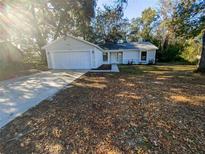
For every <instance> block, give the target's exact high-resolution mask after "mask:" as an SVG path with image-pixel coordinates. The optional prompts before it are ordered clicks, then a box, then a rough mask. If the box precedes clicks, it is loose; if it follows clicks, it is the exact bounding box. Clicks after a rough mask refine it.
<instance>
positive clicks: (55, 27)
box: [0, 0, 96, 61]
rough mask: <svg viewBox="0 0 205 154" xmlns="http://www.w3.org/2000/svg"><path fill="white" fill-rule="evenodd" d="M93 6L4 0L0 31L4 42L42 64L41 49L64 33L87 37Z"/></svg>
mask: <svg viewBox="0 0 205 154" xmlns="http://www.w3.org/2000/svg"><path fill="white" fill-rule="evenodd" d="M95 7H96V0H75V1H74V0H58V1H56V0H15V1H13V0H4V1H2V2H1V10H0V11H1V12H0V19H1V20H0V25H1V27H0V28H1V31H4V32H6V34H8V38H7V39H8V40H10V41H12V42H14V43H15V44H18V45H19V46H21V48H23V50H24V51H31V50H32V51H36V53H39V55H40V56H41V58H42V61H45V59H46V58H45V52H44V51H43V50H42V49H41V48H42V46H44V45H45V44H46V43H47V41H50V40H53V39H57V38H58V37H61V36H64V35H67V34H73V35H75V36H82V37H84V38H85V39H86V38H87V35H89V32H88V30H89V28H90V23H91V20H92V18H93V17H94V15H95ZM2 27H3V28H2ZM2 29H3V30H2Z"/></svg>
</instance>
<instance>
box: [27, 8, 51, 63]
mask: <svg viewBox="0 0 205 154" xmlns="http://www.w3.org/2000/svg"><path fill="white" fill-rule="evenodd" d="M31 13H32V15H33V25H34V27H35V29H36V32H35V38H36V40H37V45H38V47H39V50H40V53H41V61H42V62H43V63H45V64H46V63H47V59H46V52H45V50H43V49H42V47H43V46H44V45H46V40H45V39H44V38H43V35H42V33H41V30H40V27H39V25H38V22H37V17H36V13H35V10H34V5H33V4H32V5H31Z"/></svg>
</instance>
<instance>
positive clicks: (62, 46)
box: [43, 36, 158, 69]
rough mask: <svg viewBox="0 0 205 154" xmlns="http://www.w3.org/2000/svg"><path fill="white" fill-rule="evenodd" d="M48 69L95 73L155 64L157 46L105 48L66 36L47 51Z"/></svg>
mask: <svg viewBox="0 0 205 154" xmlns="http://www.w3.org/2000/svg"><path fill="white" fill-rule="evenodd" d="M43 49H45V50H46V56H47V62H48V68H51V69H93V68H98V67H99V66H101V65H102V64H128V63H133V64H140V63H141V64H148V63H151V62H152V63H154V62H155V56H156V50H157V49H158V48H157V47H156V46H154V45H153V44H151V43H149V42H141V43H139V42H131V43H119V44H105V45H102V46H101V47H99V46H97V45H95V44H93V43H90V42H87V41H85V40H82V39H79V38H77V37H73V36H66V37H64V38H60V39H58V40H55V41H53V42H51V43H50V44H48V45H46V46H44V47H43Z"/></svg>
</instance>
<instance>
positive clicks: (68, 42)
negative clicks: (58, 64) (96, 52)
mask: <svg viewBox="0 0 205 154" xmlns="http://www.w3.org/2000/svg"><path fill="white" fill-rule="evenodd" d="M91 48H94V47H92V46H91V45H89V44H86V43H84V42H81V41H78V40H76V39H73V38H70V37H67V38H66V39H60V40H59V41H58V42H56V43H54V44H51V45H50V46H48V47H47V50H48V51H49V52H52V51H60V50H64V51H65V50H81V51H84V50H87V51H88V50H90V49H91Z"/></svg>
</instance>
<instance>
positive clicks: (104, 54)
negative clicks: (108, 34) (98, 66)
mask: <svg viewBox="0 0 205 154" xmlns="http://www.w3.org/2000/svg"><path fill="white" fill-rule="evenodd" d="M103 61H108V53H107V52H103Z"/></svg>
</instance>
